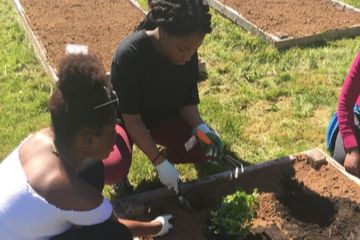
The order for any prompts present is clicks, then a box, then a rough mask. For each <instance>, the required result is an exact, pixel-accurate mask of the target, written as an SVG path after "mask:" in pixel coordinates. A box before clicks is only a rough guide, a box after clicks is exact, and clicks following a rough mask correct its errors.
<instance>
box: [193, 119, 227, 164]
mask: <svg viewBox="0 0 360 240" xmlns="http://www.w3.org/2000/svg"><path fill="white" fill-rule="evenodd" d="M195 136H196V138H197V140H198V142H199V144H200V147H201V149H202V150H203V152H204V153H205V155H206V156H208V157H211V158H213V159H215V160H217V161H219V160H221V159H222V155H223V151H224V144H223V143H222V141H221V139H220V137H219V135H218V133H217V132H216V131H215V130H214V129H213V128H211V127H209V126H208V125H207V124H206V123H201V124H199V125H198V126H197V127H196V128H195Z"/></svg>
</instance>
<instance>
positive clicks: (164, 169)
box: [155, 159, 180, 193]
mask: <svg viewBox="0 0 360 240" xmlns="http://www.w3.org/2000/svg"><path fill="white" fill-rule="evenodd" d="M155 168H156V170H157V172H158V174H159V178H160V182H161V183H162V184H164V185H165V186H166V187H167V188H169V189H172V190H174V191H175V192H176V193H178V192H179V187H178V182H179V178H180V176H179V172H178V170H176V168H175V166H174V165H172V164H171V163H170V162H169V161H168V160H167V159H165V160H164V161H163V162H162V163H160V164H159V165H156V166H155Z"/></svg>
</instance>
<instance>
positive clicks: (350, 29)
mask: <svg viewBox="0 0 360 240" xmlns="http://www.w3.org/2000/svg"><path fill="white" fill-rule="evenodd" d="M208 2H209V4H210V5H211V6H212V7H214V8H215V9H217V10H218V11H219V12H220V13H222V14H223V15H225V16H226V17H228V18H230V19H231V20H232V21H234V22H235V23H237V24H239V25H240V26H242V27H243V28H245V29H247V30H248V31H250V32H252V33H254V34H256V35H258V36H260V37H261V38H262V39H264V40H265V41H268V42H270V43H272V44H273V45H275V46H276V47H277V48H280V49H282V48H289V47H292V46H295V45H303V44H309V43H315V42H319V41H324V40H329V39H336V38H342V37H353V36H357V35H360V10H359V9H357V8H354V7H352V6H349V5H347V4H344V3H341V2H339V1H336V0H312V1H308V0H282V1H263V0H208Z"/></svg>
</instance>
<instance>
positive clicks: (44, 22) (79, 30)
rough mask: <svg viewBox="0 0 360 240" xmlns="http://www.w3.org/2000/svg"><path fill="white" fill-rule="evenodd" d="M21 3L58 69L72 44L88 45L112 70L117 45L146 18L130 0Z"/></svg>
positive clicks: (106, 66)
mask: <svg viewBox="0 0 360 240" xmlns="http://www.w3.org/2000/svg"><path fill="white" fill-rule="evenodd" d="M21 4H22V6H23V8H24V9H25V12H26V14H27V16H28V18H29V24H30V26H31V28H32V30H33V31H34V32H35V34H36V35H37V36H38V37H39V39H40V41H41V42H42V44H43V45H44V47H45V49H46V52H47V58H48V60H49V62H50V64H51V65H52V66H53V67H55V68H56V67H57V65H58V63H59V60H60V59H61V58H62V57H63V56H64V54H65V46H66V44H68V43H72V44H84V45H88V46H89V51H90V52H92V53H94V54H96V55H97V56H98V57H99V58H100V59H101V61H102V62H103V64H104V66H105V68H106V70H107V71H109V70H110V65H111V60H112V56H113V54H114V53H115V50H116V47H117V45H118V44H119V43H120V42H121V40H122V39H123V38H124V37H125V36H127V35H128V34H129V33H130V32H132V31H133V30H134V28H135V27H136V26H137V25H138V24H139V22H140V21H141V20H142V19H143V17H144V14H143V13H142V12H141V11H140V10H139V9H138V8H136V7H135V6H134V5H132V4H131V3H130V2H129V1H128V0H77V1H72V0H61V1H57V0H56V1H54V0H50V1H43V0H21Z"/></svg>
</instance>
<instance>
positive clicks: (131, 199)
mask: <svg viewBox="0 0 360 240" xmlns="http://www.w3.org/2000/svg"><path fill="white" fill-rule="evenodd" d="M300 154H305V155H307V156H308V157H310V158H312V159H314V161H315V164H316V162H318V163H320V164H321V163H323V162H328V163H329V164H331V165H332V166H333V167H334V168H335V169H337V170H338V171H339V172H340V173H342V174H343V175H344V176H346V177H347V178H348V179H350V180H351V181H353V182H354V183H355V184H357V185H359V186H360V179H359V178H357V177H355V176H353V175H351V174H350V173H348V172H346V170H345V169H344V167H343V166H341V165H340V164H339V163H338V162H336V160H334V159H333V158H331V157H330V156H329V155H327V154H326V153H325V152H324V151H322V150H321V149H319V148H314V149H310V150H307V151H304V152H300V153H296V154H292V155H290V156H287V157H283V158H278V159H275V160H271V161H266V162H262V163H258V164H254V165H249V166H246V167H245V168H244V169H245V170H244V173H243V174H248V173H251V172H254V171H256V170H261V169H266V168H268V167H272V166H281V165H286V164H291V163H292V162H293V161H294V159H295V158H296V156H297V155H300ZM234 174H235V173H234V170H229V171H225V172H220V173H217V174H214V175H210V176H207V177H205V178H201V179H199V180H197V181H195V182H192V183H183V184H182V185H181V186H179V188H180V189H181V190H182V191H187V190H189V189H190V188H192V187H194V186H201V185H203V184H206V183H209V182H213V181H223V180H231V179H233V178H234ZM169 197H175V193H174V192H173V191H170V190H168V189H167V188H166V187H161V188H158V189H155V190H150V191H146V192H142V193H138V194H134V195H130V196H124V197H120V198H119V199H117V200H115V201H114V202H113V205H114V210H115V212H116V214H117V215H118V216H120V217H136V216H139V215H142V214H144V213H146V211H147V209H146V208H145V204H146V202H149V201H153V200H156V199H163V198H169Z"/></svg>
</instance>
